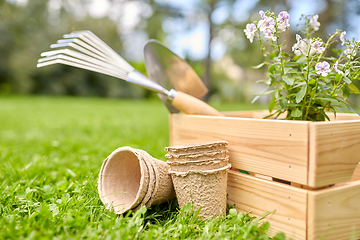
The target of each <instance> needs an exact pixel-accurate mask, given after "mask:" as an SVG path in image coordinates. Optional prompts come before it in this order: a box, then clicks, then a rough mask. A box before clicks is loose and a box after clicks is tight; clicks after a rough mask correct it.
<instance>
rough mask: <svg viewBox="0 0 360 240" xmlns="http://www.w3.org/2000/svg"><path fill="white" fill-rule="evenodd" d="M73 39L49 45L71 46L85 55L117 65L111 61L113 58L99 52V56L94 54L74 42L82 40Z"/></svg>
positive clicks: (58, 46)
mask: <svg viewBox="0 0 360 240" xmlns="http://www.w3.org/2000/svg"><path fill="white" fill-rule="evenodd" d="M74 40H75V41H73V42H62V43H56V44H51V45H50V47H51V48H63V47H71V48H74V49H76V50H78V51H79V52H83V53H85V54H87V55H89V56H91V57H94V58H96V59H98V60H100V61H103V62H107V63H109V64H111V65H113V66H115V67H118V64H116V63H115V62H114V61H113V60H114V59H111V58H109V57H108V56H104V55H103V54H101V55H102V56H100V55H98V54H95V53H94V51H89V50H88V49H86V48H84V47H82V46H79V45H78V44H75V42H76V43H78V42H82V41H80V40H78V39H74ZM59 41H60V40H59ZM59 41H58V42H59ZM86 45H87V44H86ZM89 47H90V46H89ZM95 50H96V49H95Z"/></svg>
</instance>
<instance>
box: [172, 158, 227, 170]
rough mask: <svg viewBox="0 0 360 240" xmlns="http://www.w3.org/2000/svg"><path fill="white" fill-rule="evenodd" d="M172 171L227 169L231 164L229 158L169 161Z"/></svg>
mask: <svg viewBox="0 0 360 240" xmlns="http://www.w3.org/2000/svg"><path fill="white" fill-rule="evenodd" d="M167 163H168V164H169V165H170V170H171V171H177V172H186V171H188V170H189V169H192V170H196V171H203V170H211V169H217V168H222V167H225V166H226V165H227V164H228V163H229V157H224V158H209V159H203V160H200V161H199V160H195V161H181V162H175V161H167Z"/></svg>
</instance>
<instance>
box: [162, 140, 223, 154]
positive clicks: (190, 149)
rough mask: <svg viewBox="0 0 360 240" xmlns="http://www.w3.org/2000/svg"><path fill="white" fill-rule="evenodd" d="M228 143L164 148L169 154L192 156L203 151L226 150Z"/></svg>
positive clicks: (218, 142) (207, 143) (219, 142)
mask: <svg viewBox="0 0 360 240" xmlns="http://www.w3.org/2000/svg"><path fill="white" fill-rule="evenodd" d="M227 145H228V143H227V142H226V141H217V142H205V143H196V144H188V145H180V146H175V147H166V148H165V150H166V151H167V152H168V153H169V154H170V155H174V154H194V153H203V152H204V151H207V152H209V151H214V150H218V151H220V150H226V147H227Z"/></svg>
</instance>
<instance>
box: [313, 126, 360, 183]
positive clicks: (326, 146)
mask: <svg viewBox="0 0 360 240" xmlns="http://www.w3.org/2000/svg"><path fill="white" fill-rule="evenodd" d="M309 135H310V139H309V148H310V149H309V173H310V174H309V181H308V185H309V186H311V187H315V188H316V187H322V186H326V185H331V184H334V183H340V182H345V181H349V180H350V179H351V177H352V175H353V172H354V169H355V167H356V166H357V164H358V163H359V162H360V154H359V148H360V122H359V121H358V120H349V121H335V122H317V123H311V124H310V126H309Z"/></svg>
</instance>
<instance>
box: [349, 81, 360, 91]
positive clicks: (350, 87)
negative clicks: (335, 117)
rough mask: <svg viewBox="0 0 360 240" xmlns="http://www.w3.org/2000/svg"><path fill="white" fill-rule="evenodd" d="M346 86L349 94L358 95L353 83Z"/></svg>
mask: <svg viewBox="0 0 360 240" xmlns="http://www.w3.org/2000/svg"><path fill="white" fill-rule="evenodd" d="M348 86H349V89H350V92H352V93H355V94H359V93H360V91H359V89H358V88H357V87H356V86H355V85H354V84H353V83H350V84H349V85H348Z"/></svg>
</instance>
